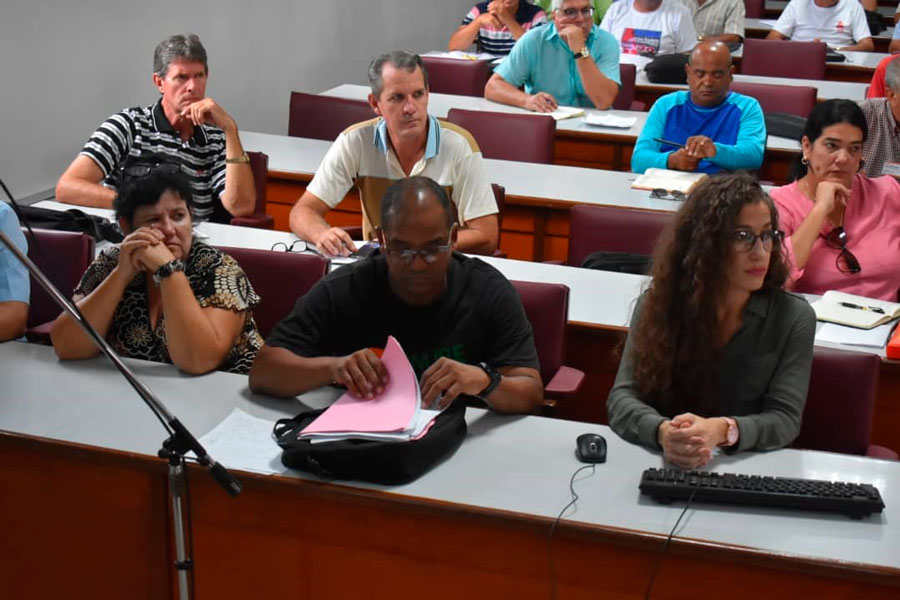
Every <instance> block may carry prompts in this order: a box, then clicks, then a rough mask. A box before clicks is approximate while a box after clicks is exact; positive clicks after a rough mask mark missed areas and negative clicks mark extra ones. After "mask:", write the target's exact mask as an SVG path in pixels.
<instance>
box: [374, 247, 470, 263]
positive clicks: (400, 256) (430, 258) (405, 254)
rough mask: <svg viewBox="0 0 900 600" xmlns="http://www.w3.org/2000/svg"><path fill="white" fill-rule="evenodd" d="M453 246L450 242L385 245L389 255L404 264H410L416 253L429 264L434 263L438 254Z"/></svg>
mask: <svg viewBox="0 0 900 600" xmlns="http://www.w3.org/2000/svg"><path fill="white" fill-rule="evenodd" d="M452 247H453V244H451V243H450V242H448V243H446V244H439V245H435V246H425V247H424V248H402V249H401V248H387V247H385V252H386V253H387V255H388V256H390V257H391V258H393V259H394V260H399V261H401V262H402V263H404V264H407V265H410V264H412V262H413V261H414V260H415V259H416V255H417V254H419V255H421V257H422V260H424V261H425V262H426V263H428V264H429V265H430V264H432V263H434V262H435V261H436V260H437V259H438V256H440V255H441V254H444V253H446V252H449V251H450V248H452Z"/></svg>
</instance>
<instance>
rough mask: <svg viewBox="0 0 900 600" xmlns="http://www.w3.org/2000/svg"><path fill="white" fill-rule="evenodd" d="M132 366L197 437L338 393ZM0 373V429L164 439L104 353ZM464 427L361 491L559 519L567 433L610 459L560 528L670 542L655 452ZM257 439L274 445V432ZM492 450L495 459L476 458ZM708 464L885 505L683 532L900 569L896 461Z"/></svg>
mask: <svg viewBox="0 0 900 600" xmlns="http://www.w3.org/2000/svg"><path fill="white" fill-rule="evenodd" d="M129 362H130V364H131V365H133V366H134V367H135V369H136V371H137V373H138V376H139V377H141V378H142V379H143V380H144V381H145V382H146V383H147V384H148V385H149V386H150V387H151V389H153V390H154V391H155V392H156V393H157V394H158V396H159V397H160V399H161V400H162V401H163V402H165V403H166V404H167V406H168V407H169V409H170V410H171V411H172V412H173V413H174V414H176V415H177V416H178V417H179V418H180V419H181V420H182V422H184V424H185V425H186V426H187V427H188V428H189V429H191V430H192V431H193V432H194V433H195V434H196V435H198V436H202V435H204V434H205V433H207V432H208V431H209V430H211V429H212V428H213V427H214V426H215V425H216V424H217V423H219V422H220V421H221V420H222V419H224V417H225V416H226V415H227V414H228V413H229V412H230V411H231V410H232V409H233V408H234V407H239V408H241V409H242V410H244V411H245V412H248V413H250V414H252V415H255V416H258V417H261V418H265V419H269V420H272V421H274V420H275V419H276V418H280V417H283V416H288V415H291V416H292V415H294V414H296V413H297V412H299V411H300V410H301V409H302V407H303V406H311V407H319V406H323V405H325V404H327V403H328V402H329V401H330V399H331V398H333V397H334V394H333V392H330V391H319V392H316V393H313V394H307V395H305V396H303V397H302V398H301V399H300V400H302V402H301V401H300V400H275V399H272V398H268V397H264V396H258V395H254V394H252V393H250V392H249V390H248V388H247V379H246V377H244V376H239V375H231V374H227V373H213V374H210V375H206V376H202V377H190V376H186V375H183V374H180V373H178V372H177V371H176V370H175V369H174V368H173V367H171V366H170V365H162V364H154V363H146V362H142V361H129ZM0 365H2V366H0V369H2V372H3V374H4V382H5V384H4V385H5V388H6V391H7V392H8V393H7V394H5V395H6V399H5V400H4V402H2V403H0V430H4V431H7V432H12V433H21V434H25V435H28V436H40V437H46V438H51V439H55V440H62V441H66V442H75V443H79V444H87V445H91V446H98V447H102V448H109V449H113V450H121V451H125V452H134V453H138V454H143V455H154V454H155V453H156V450H157V449H158V447H159V444H160V442H161V440H162V438H163V437H164V432H163V430H162V428H161V427H160V425H159V423H158V422H157V421H156V419H155V418H154V417H153V416H152V414H151V413H150V411H149V410H148V409H146V408H145V407H144V406H143V404H142V403H141V402H140V401H139V400H138V399H137V398H136V397H135V395H134V393H133V392H132V391H131V389H130V388H129V387H128V385H127V383H126V382H125V381H124V379H122V378H121V376H120V375H119V374H118V373H117V372H115V371H114V369H113V368H112V367H111V365H109V364H108V363H107V362H106V361H105V360H104V359H100V358H96V359H92V360H89V361H83V362H71V363H59V362H58V361H57V359H56V357H55V356H54V355H53V353H52V350H51V349H50V348H47V347H42V346H33V345H27V344H21V343H17V342H7V343H5V344H0ZM12 373H15V377H11V376H10V375H11V374H12ZM48 383H50V385H48ZM467 420H468V421H469V435H468V437H467V438H466V440H465V442H464V443H463V445H462V447H461V448H460V449H459V451H458V452H457V453H456V454H455V455H454V456H453V457H452V458H451V459H450V460H448V461H446V462H444V463H442V464H441V465H439V466H438V467H436V468H435V469H434V470H433V471H431V472H430V473H428V474H426V475H425V476H423V477H422V478H420V479H419V480H418V481H415V482H413V483H410V484H407V485H403V486H398V487H393V488H383V487H380V486H369V485H364V484H359V485H358V487H364V488H369V489H375V490H381V491H382V492H383V493H384V494H387V495H388V496H394V495H397V496H400V495H405V496H411V497H416V498H424V499H427V500H430V501H433V502H439V503H450V504H456V505H466V506H472V507H477V508H482V509H487V510H488V511H503V512H505V513H515V514H521V515H523V516H529V517H534V516H537V517H544V518H553V517H555V516H556V514H557V513H558V512H559V510H560V509H561V508H562V507H563V506H564V505H565V504H566V503H567V502H568V499H569V491H568V479H569V476H570V475H571V473H572V472H573V471H574V470H575V469H576V468H577V467H579V466H580V463H578V461H577V460H576V459H575V457H574V453H573V450H574V439H575V437H576V436H577V435H578V434H581V433H584V432H585V431H599V432H601V433H603V434H604V435H605V437H606V439H607V442H608V445H609V454H608V456H609V460H608V462H607V463H606V464H603V465H599V466H598V468H597V472H596V473H595V474H594V475H592V476H591V477H587V478H584V479H581V480H579V481H578V483H577V491H578V493H579V495H580V500H579V502H578V504H577V507H576V509H575V511H574V513H572V514H571V515H569V516H568V519H567V520H568V521H571V522H577V523H582V524H586V525H591V526H600V527H614V528H621V529H625V530H630V531H637V532H653V533H657V534H666V533H668V531H669V530H670V529H671V527H672V526H673V525H674V523H675V520H676V519H677V518H678V514H679V513H680V512H681V510H682V508H683V507H682V506H680V505H677V504H676V505H672V506H665V505H659V504H657V503H655V502H653V501H651V500H648V499H645V498H642V497H640V496H639V494H638V490H637V485H638V481H639V479H640V474H641V472H642V471H643V469H645V468H647V467H654V466H659V465H660V464H661V460H660V456H659V454H658V453H656V452H652V451H649V450H647V449H644V448H641V447H638V446H633V445H630V444H627V443H625V442H623V441H622V440H620V439H619V438H618V437H617V436H616V435H615V434H613V433H612V432H611V431H609V430H608V429H607V428H605V427H603V426H599V425H587V424H584V423H577V422H567V421H559V420H553V419H545V418H541V417H533V416H524V417H501V416H498V415H495V414H492V413H487V412H484V411H480V410H476V409H471V410H470V411H469V413H468V415H467ZM259 443H261V444H272V443H273V442H272V440H271V439H270V438H269V439H261V440H259ZM486 456H490V457H491V460H489V461H486V460H484V457H486ZM226 466H227V465H226ZM272 466H273V469H272V470H273V472H274V473H278V474H280V475H285V476H289V477H302V476H301V475H298V474H295V473H290V472H286V471H285V469H284V468H283V467H282V466H281V465H280V463H279V462H276V463H275V464H273V465H272ZM713 468H714V469H716V470H720V471H729V472H739V473H750V474H766V475H780V476H790V477H808V478H818V479H834V480H842V481H853V482H870V483H873V484H874V485H876V486H877V487H878V488H879V489H880V491H881V493H882V496H883V497H884V499H885V504H886V508H885V511H884V512H883V513H882V514H880V515H873V516H871V517H869V518H867V519H864V520H862V521H856V520H852V519H849V518H847V517H844V516H841V515H831V514H827V513H822V514H819V513H804V512H798V511H790V510H763V509H758V508H749V507H723V506H717V505H700V506H698V507H696V508H693V509H692V510H691V511H689V513H688V515H687V517H686V518H685V519H684V520H683V525H682V526H681V529H680V530H679V531H678V536H679V537H684V538H693V539H699V540H707V541H708V542H710V543H712V544H716V545H724V546H741V547H746V548H753V549H758V550H761V551H763V552H764V553H766V554H774V555H785V556H792V557H801V558H806V559H809V560H812V561H825V562H834V563H840V566H849V565H852V564H858V565H869V566H876V567H880V568H885V569H889V570H898V569H900V552H898V549H900V503H898V502H897V498H900V463H892V462H888V461H878V460H871V459H865V458H860V457H853V456H845V455H838V454H829V453H820V452H810V451H797V450H782V451H778V452H771V453H766V454H755V453H746V454H744V455H741V456H737V457H726V456H720V457H717V458H716V459H715V460H714V462H713ZM356 485H357V484H354V486H356ZM897 574H898V575H900V571H898V572H897Z"/></svg>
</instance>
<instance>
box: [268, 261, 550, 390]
mask: <svg viewBox="0 0 900 600" xmlns="http://www.w3.org/2000/svg"><path fill="white" fill-rule="evenodd" d="M388 335H393V336H394V337H395V338H397V340H398V341H399V342H400V345H401V346H402V347H403V350H404V351H405V352H406V355H407V356H408V357H409V361H410V363H412V366H413V369H415V371H416V374H417V375H419V376H421V375H422V373H423V372H424V371H425V369H427V368H428V367H429V366H430V365H431V364H432V363H433V362H434V361H436V360H437V359H438V358H440V357H442V356H447V357H448V358H452V359H453V360H456V361H459V362H462V363H467V364H477V363H479V362H482V361H484V362H486V363H488V364H489V365H491V366H492V367H495V368H497V367H505V366H518V367H531V368H534V369H539V368H540V367H539V365H538V358H537V350H535V347H534V338H533V337H532V333H531V324H530V323H529V322H528V318H527V317H526V316H525V310H524V309H523V308H522V302H521V300H520V299H519V296H518V294H517V293H516V290H515V288H513V286H512V284H511V283H510V282H509V281H508V280H507V279H506V278H505V277H504V276H503V275H502V274H501V273H500V272H499V271H497V270H496V269H495V268H494V267H492V266H490V265H488V264H487V263H485V262H483V261H480V260H478V259H476V258H468V257H466V256H464V255H462V254H457V253H454V254H453V258H452V260H451V261H450V270H449V273H448V277H447V290H446V291H445V293H444V295H443V296H442V297H441V298H440V300H438V301H437V302H435V303H434V304H432V305H430V306H425V307H415V306H410V305H408V304H406V303H404V302H403V301H401V300H400V299H399V298H397V297H396V296H394V294H393V292H391V289H390V285H389V283H388V271H387V263H386V261H385V257H384V256H383V255H380V254H379V255H376V256H374V257H372V258H369V259H367V260H362V261H359V262H357V263H354V264H352V265H347V266H345V267H341V268H340V269H338V270H337V271H335V272H333V273H331V274H330V275H328V276H327V277H325V278H324V279H323V280H322V281H320V282H319V283H318V284H316V286H315V287H313V289H311V290H310V291H309V293H307V294H306V295H305V296H304V297H303V298H301V299H300V300H299V301H298V302H297V305H296V306H295V307H294V310H293V311H292V312H291V314H290V315H288V316H287V317H286V318H285V319H283V320H282V321H281V322H280V323H279V324H278V326H277V327H275V330H274V331H273V332H272V334H271V335H270V336H269V337H268V339H266V344H268V345H270V346H278V347H281V348H286V349H287V350H290V351H292V352H294V353H295V354H298V355H300V356H305V357H316V356H345V355H347V354H351V353H353V352H355V351H357V350H360V349H362V348H372V347H375V348H383V347H384V346H385V344H386V342H387V337H388Z"/></svg>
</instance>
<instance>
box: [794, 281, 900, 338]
mask: <svg viewBox="0 0 900 600" xmlns="http://www.w3.org/2000/svg"><path fill="white" fill-rule="evenodd" d="M812 307H813V309H815V311H816V318H817V319H818V320H819V321H827V322H830V323H837V324H839V325H846V326H848V327H858V328H860V329H872V328H873V327H877V326H878V325H882V324H884V323H888V322H890V321H892V320H893V319H896V318H897V317H900V303H898V302H887V301H885V300H876V299H874V298H866V297H865V296H856V295H854V294H845V293H844V292H836V291H834V290H831V291H828V292H825V294H824V295H823V296H822V297H821V298H819V299H818V300H816V301H815V302H813V303H812Z"/></svg>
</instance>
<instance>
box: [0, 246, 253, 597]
mask: <svg viewBox="0 0 900 600" xmlns="http://www.w3.org/2000/svg"><path fill="white" fill-rule="evenodd" d="M0 242H2V243H3V245H5V246H6V247H7V248H9V250H10V252H12V253H13V255H14V256H15V257H16V258H17V259H18V260H19V262H21V263H22V264H23V265H25V268H27V269H28V272H29V273H31V275H32V277H34V278H35V279H36V280H37V281H38V283H40V284H41V287H43V288H44V289H45V290H47V293H48V294H50V296H52V297H53V299H54V300H55V301H56V303H57V304H59V305H60V306H61V307H62V308H63V310H65V311H66V312H67V313H69V315H70V316H71V317H72V318H73V319H75V321H76V322H77V323H78V324H79V325H80V326H81V328H82V329H83V330H84V332H85V333H86V334H87V335H88V337H90V338H91V340H93V342H94V343H95V344H97V347H99V348H100V350H101V351H102V352H103V354H105V355H106V357H107V358H108V359H109V360H110V361H112V363H113V365H115V367H116V369H118V370H119V372H120V373H121V374H122V376H124V377H125V379H126V380H127V381H128V383H129V384H130V385H131V387H132V388H134V391H135V392H137V394H138V396H140V397H141V399H142V400H143V401H144V402H145V403H146V404H147V406H149V407H150V410H151V411H153V413H154V414H155V415H156V417H157V418H158V419H159V420H160V421H161V422H162V424H163V427H164V428H165V429H166V432H167V433H168V434H169V437H168V438H166V440H164V441H163V443H162V447H161V448H160V450H159V452H158V453H157V455H158V456H159V457H160V458H163V459H165V460H166V461H167V462H168V465H169V496H170V497H171V500H172V511H173V527H174V534H175V559H176V561H175V568H176V570H177V573H178V592H179V597H180V598H181V599H182V600H188V598H190V589H189V586H188V572H189V571H190V570H191V569H192V568H193V562H192V561H191V558H190V557H189V556H187V549H186V548H185V544H184V520H183V517H184V512H183V511H184V506H183V503H182V497H183V495H184V491H185V489H186V487H187V480H186V479H185V473H184V464H185V459H184V456H185V454H187V453H188V452H193V453H194V455H195V456H196V457H197V462H198V463H200V464H201V465H203V466H205V467H207V468H208V469H209V472H210V474H211V475H212V477H213V479H215V480H216V483H218V484H219V485H220V486H222V488H223V489H224V490H225V491H226V492H228V493H229V494H230V495H231V496H237V495H238V494H240V493H241V484H240V482H239V481H238V480H237V479H235V478H234V477H233V476H232V475H231V473H229V472H228V471H227V470H226V469H225V467H223V466H222V465H221V464H219V463H217V462H216V461H215V460H213V459H212V457H211V456H210V455H209V454H207V453H206V450H205V449H204V448H203V446H202V445H200V442H199V441H198V440H197V438H195V437H194V436H193V434H191V432H190V431H188V429H187V427H185V426H184V425H183V424H182V423H181V421H179V420H178V418H177V417H175V415H173V414H172V413H171V412H169V410H168V409H167V408H166V407H165V405H164V404H163V403H162V402H161V401H160V400H159V398H157V397H156V396H155V395H154V394H153V392H151V391H150V388H148V387H147V386H146V385H144V383H143V382H142V381H141V380H139V379H138V378H137V376H136V375H135V374H134V372H133V371H132V370H131V369H129V368H128V367H127V366H126V365H125V363H124V362H123V361H122V359H121V358H120V357H119V356H118V355H117V354H116V353H115V351H114V350H113V349H112V347H111V346H110V345H109V343H107V341H106V340H105V339H103V337H102V336H101V335H100V334H99V333H97V330H96V329H94V328H93V327H92V326H91V324H90V323H88V321H87V319H85V318H84V316H83V315H82V314H81V311H79V310H78V308H77V307H76V306H75V305H73V304H72V303H71V302H70V301H69V299H68V298H66V297H65V296H64V295H63V294H62V293H61V292H60V291H59V290H58V289H57V288H56V287H55V286H54V285H53V284H52V283H51V282H50V280H49V279H48V278H47V276H46V275H44V274H43V273H42V272H41V271H40V269H38V268H37V266H36V265H35V264H34V263H33V262H31V260H30V259H29V258H28V257H27V256H26V255H25V254H24V253H23V252H22V251H21V250H20V249H19V248H18V246H16V245H15V244H13V243H12V242H11V241H10V239H9V238H8V237H6V235H5V234H4V233H3V232H2V231H0Z"/></svg>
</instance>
